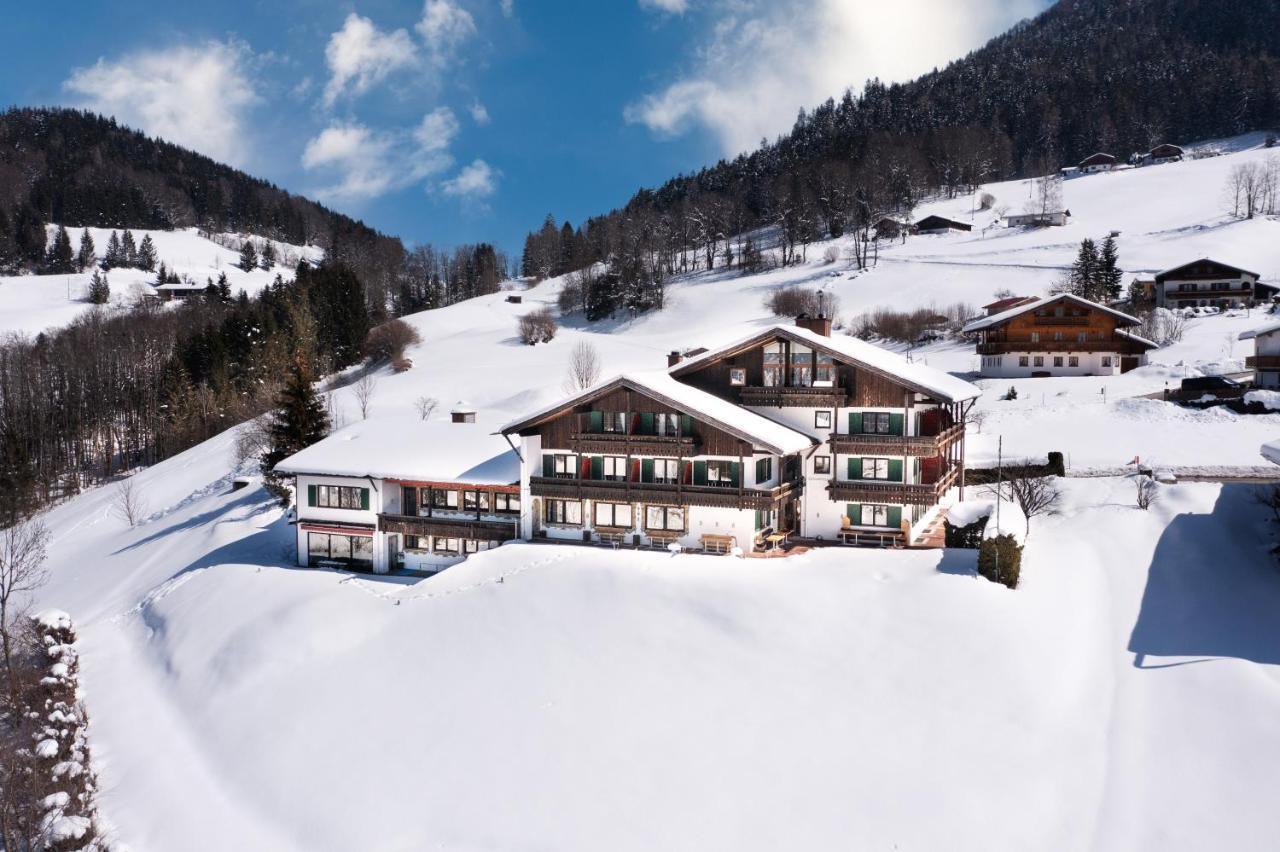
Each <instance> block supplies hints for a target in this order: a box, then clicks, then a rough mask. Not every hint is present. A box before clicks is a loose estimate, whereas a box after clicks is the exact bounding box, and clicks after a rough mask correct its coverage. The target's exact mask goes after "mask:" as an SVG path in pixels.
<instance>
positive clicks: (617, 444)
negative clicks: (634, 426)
mask: <svg viewBox="0 0 1280 852" xmlns="http://www.w3.org/2000/svg"><path fill="white" fill-rule="evenodd" d="M570 440H571V442H572V446H573V448H574V449H575V450H576V451H579V452H583V453H599V454H601V455H606V456H625V455H642V456H670V457H676V456H696V455H699V451H700V449H701V447H702V439H701V438H698V437H697V436H693V435H683V436H676V435H631V434H627V433H625V432H575V433H573V434H572V435H570Z"/></svg>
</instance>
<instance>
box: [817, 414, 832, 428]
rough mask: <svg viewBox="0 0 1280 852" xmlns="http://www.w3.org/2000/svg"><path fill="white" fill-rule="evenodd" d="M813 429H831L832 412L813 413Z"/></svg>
mask: <svg viewBox="0 0 1280 852" xmlns="http://www.w3.org/2000/svg"><path fill="white" fill-rule="evenodd" d="M813 428H815V429H830V428H831V412H830V411H815V412H813Z"/></svg>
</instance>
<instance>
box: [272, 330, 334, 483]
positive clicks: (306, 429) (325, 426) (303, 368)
mask: <svg viewBox="0 0 1280 852" xmlns="http://www.w3.org/2000/svg"><path fill="white" fill-rule="evenodd" d="M276 406H277V408H276V410H275V411H274V412H272V413H271V414H270V415H269V418H270V419H269V421H268V423H267V435H268V439H269V441H270V443H269V446H268V448H267V451H266V452H265V453H263V454H262V479H263V487H264V488H265V489H266V490H267V492H268V493H270V494H272V495H273V496H275V497H276V498H277V499H278V500H279V501H280V503H281V505H284V506H288V505H289V489H288V488H287V487H286V486H285V483H284V480H283V479H282V478H281V477H280V476H279V475H278V474H276V472H275V466H276V465H277V464H279V463H280V462H281V461H283V460H284V459H286V458H288V457H289V456H291V455H293V454H294V453H296V452H298V451H299V450H302V449H304V448H306V447H309V446H311V445H312V444H314V443H316V442H317V441H319V440H320V439H321V438H323V437H324V436H325V435H327V434H329V415H328V412H326V411H325V407H324V404H323V403H322V402H321V401H320V398H319V397H318V396H317V395H316V391H315V388H314V387H312V384H311V370H310V368H309V367H308V366H307V362H306V361H305V360H304V359H303V357H302V356H301V355H298V356H297V357H296V358H295V359H294V361H293V368H292V369H291V370H290V372H289V379H288V381H287V382H285V386H284V387H283V388H281V389H280V395H279V396H278V397H276Z"/></svg>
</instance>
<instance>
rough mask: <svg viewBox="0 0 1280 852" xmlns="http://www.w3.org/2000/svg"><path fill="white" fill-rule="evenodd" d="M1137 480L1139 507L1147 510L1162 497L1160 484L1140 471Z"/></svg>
mask: <svg viewBox="0 0 1280 852" xmlns="http://www.w3.org/2000/svg"><path fill="white" fill-rule="evenodd" d="M1136 480H1137V481H1136V484H1137V488H1138V493H1137V503H1138V508H1139V509H1142V510H1143V511H1146V510H1147V509H1150V508H1151V504H1153V503H1155V502H1156V500H1158V499H1159V498H1160V486H1159V485H1158V484H1156V481H1155V480H1154V479H1152V478H1151V477H1150V476H1148V475H1147V474H1145V473H1139V474H1138V476H1137V478H1136Z"/></svg>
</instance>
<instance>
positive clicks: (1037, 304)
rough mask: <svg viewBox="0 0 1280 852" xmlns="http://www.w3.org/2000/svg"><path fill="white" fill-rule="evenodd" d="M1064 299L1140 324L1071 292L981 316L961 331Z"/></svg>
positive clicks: (1000, 322) (1124, 322)
mask: <svg viewBox="0 0 1280 852" xmlns="http://www.w3.org/2000/svg"><path fill="white" fill-rule="evenodd" d="M1064 301H1065V302H1075V303H1076V304H1077V305H1081V306H1083V307H1086V308H1089V309H1091V310H1095V311H1102V312H1103V313H1106V314H1110V315H1111V316H1113V317H1115V318H1116V319H1117V320H1118V321H1119V322H1120V323H1121V324H1122V325H1140V324H1141V322H1142V321H1141V320H1140V319H1138V318H1137V317H1134V316H1130V315H1129V314H1126V313H1122V312H1121V311H1117V310H1114V309H1112V308H1108V307H1107V306H1106V305H1099V304H1098V303H1097V302H1090V301H1089V300H1088V299H1082V298H1080V297H1079V296H1077V295H1075V294H1073V293H1059V294H1058V295H1056V296H1050V297H1049V298H1047V299H1041V300H1039V301H1036V302H1031V303H1029V304H1026V305H1020V306H1018V307H1016V308H1011V309H1009V310H1007V311H1003V312H1001V313H998V314H992V315H991V316H989V317H983V318H982V319H976V320H974V321H973V322H971V323H969V324H968V325H966V326H965V327H964V328H963V329H962V331H964V332H966V333H968V332H973V331H982V330H984V329H988V328H993V327H995V326H997V325H1004V324H1005V323H1006V322H1008V321H1009V320H1011V319H1013V318H1014V317H1018V316H1021V315H1023V314H1025V313H1026V312H1027V311H1033V310H1039V309H1040V308H1045V307H1048V306H1049V305H1052V304H1056V303H1057V302H1064Z"/></svg>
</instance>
